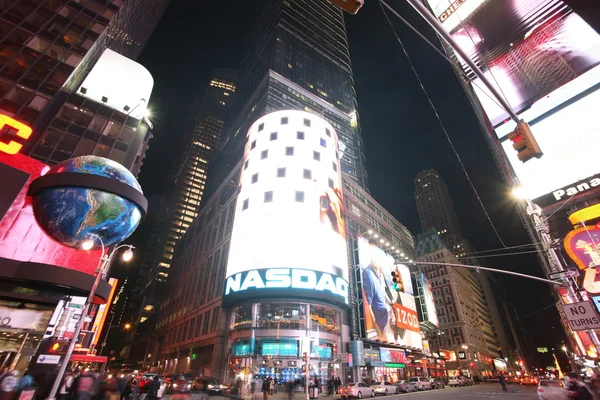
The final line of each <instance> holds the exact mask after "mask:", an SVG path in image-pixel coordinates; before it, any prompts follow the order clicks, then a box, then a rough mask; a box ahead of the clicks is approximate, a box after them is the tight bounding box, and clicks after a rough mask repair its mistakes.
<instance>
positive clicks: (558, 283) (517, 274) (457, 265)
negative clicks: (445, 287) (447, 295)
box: [394, 261, 561, 285]
mask: <svg viewBox="0 0 600 400" xmlns="http://www.w3.org/2000/svg"><path fill="white" fill-rule="evenodd" d="M396 264H402V265H408V264H414V265H439V266H447V267H458V268H469V269H474V270H476V271H479V270H484V271H491V272H498V273H501V274H507V275H514V276H518V277H521V278H527V279H533V280H536V281H540V282H545V283H551V284H553V285H561V283H560V282H557V281H552V280H550V279H546V278H541V277H539V276H533V275H527V274H522V273H520V272H513V271H506V270H503V269H496V268H488V267H480V266H478V265H465V264H452V263H440V262H431V261H411V262H400V261H397V262H395V263H394V265H396Z"/></svg>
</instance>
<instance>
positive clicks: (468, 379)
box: [458, 376, 475, 386]
mask: <svg viewBox="0 0 600 400" xmlns="http://www.w3.org/2000/svg"><path fill="white" fill-rule="evenodd" d="M458 380H459V381H460V382H461V383H462V386H471V385H474V384H475V382H473V378H471V377H469V376H460V377H459V378H458Z"/></svg>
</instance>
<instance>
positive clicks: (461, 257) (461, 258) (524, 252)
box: [458, 250, 538, 260]
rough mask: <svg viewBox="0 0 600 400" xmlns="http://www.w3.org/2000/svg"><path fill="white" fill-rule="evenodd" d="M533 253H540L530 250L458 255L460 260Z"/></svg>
mask: <svg viewBox="0 0 600 400" xmlns="http://www.w3.org/2000/svg"><path fill="white" fill-rule="evenodd" d="M531 253H538V251H537V250H528V251H516V252H513V253H502V254H488V255H485V256H472V257H463V256H460V257H458V259H459V260H466V259H471V258H475V259H477V258H490V257H503V256H518V255H521V254H531Z"/></svg>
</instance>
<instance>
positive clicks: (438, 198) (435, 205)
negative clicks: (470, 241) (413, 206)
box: [415, 169, 461, 237]
mask: <svg viewBox="0 0 600 400" xmlns="http://www.w3.org/2000/svg"><path fill="white" fill-rule="evenodd" d="M415 188H416V189H415V201H416V203H417V210H418V212H419V220H420V221H421V230H422V231H423V232H425V231H428V230H429V229H431V228H436V229H437V230H438V232H439V233H440V235H441V236H442V237H446V236H448V235H450V234H455V235H460V234H461V233H460V225H459V224H458V218H457V217H456V211H455V210H454V204H453V203H452V198H451V197H450V192H449V191H448V186H446V183H445V182H444V181H443V180H442V178H441V177H440V175H439V174H438V172H437V171H436V170H435V169H426V170H424V171H421V172H419V173H418V174H417V177H416V178H415Z"/></svg>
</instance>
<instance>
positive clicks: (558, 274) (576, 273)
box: [548, 268, 579, 281]
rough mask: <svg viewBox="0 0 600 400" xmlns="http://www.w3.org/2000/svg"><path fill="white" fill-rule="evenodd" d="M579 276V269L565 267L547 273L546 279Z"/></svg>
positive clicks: (554, 279) (556, 279)
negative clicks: (561, 269) (562, 269)
mask: <svg viewBox="0 0 600 400" xmlns="http://www.w3.org/2000/svg"><path fill="white" fill-rule="evenodd" d="M578 276H579V271H578V270H576V269H575V268H567V269H565V270H564V271H559V272H552V273H550V274H548V279H550V280H553V281H560V280H563V279H570V278H576V277H578Z"/></svg>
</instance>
